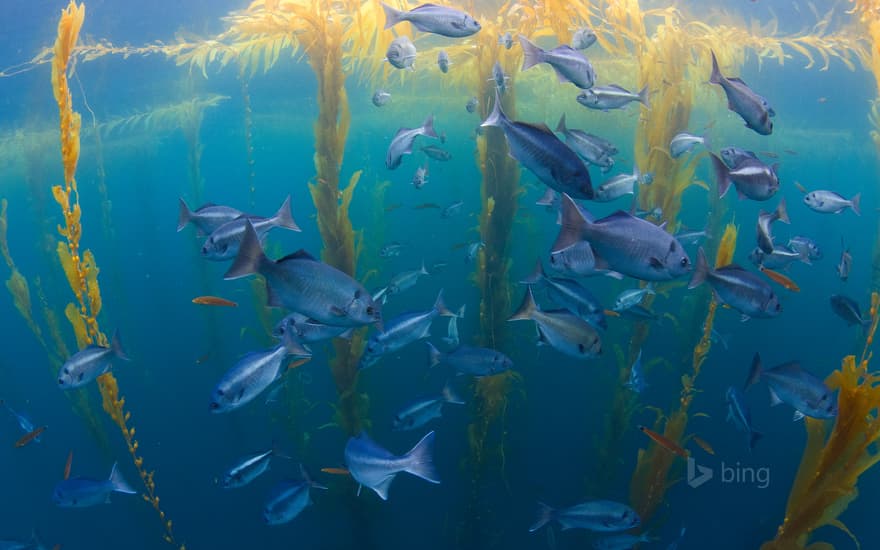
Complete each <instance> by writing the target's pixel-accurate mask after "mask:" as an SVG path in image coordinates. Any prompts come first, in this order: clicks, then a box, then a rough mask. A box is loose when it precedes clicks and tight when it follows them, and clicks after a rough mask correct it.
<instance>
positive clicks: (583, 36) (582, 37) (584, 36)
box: [571, 27, 596, 50]
mask: <svg viewBox="0 0 880 550" xmlns="http://www.w3.org/2000/svg"><path fill="white" fill-rule="evenodd" d="M595 43H596V33H595V32H593V29H591V28H588V27H584V28H582V29H578V30H576V31H575V32H574V35H572V37H571V47H572V48H574V49H576V50H586V49H587V48H589V47H590V46H592V45H593V44H595Z"/></svg>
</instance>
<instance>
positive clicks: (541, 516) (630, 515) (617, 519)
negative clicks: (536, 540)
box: [529, 500, 642, 533]
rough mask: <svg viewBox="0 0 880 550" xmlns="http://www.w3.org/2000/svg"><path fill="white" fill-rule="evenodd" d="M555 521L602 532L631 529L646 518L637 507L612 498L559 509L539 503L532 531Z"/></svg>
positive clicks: (565, 526)
mask: <svg viewBox="0 0 880 550" xmlns="http://www.w3.org/2000/svg"><path fill="white" fill-rule="evenodd" d="M553 520H556V521H558V522H559V524H560V525H562V528H563V529H589V530H590V531H598V532H602V533H616V532H619V531H628V530H630V529H632V528H634V527H638V526H639V524H640V523H641V521H642V520H641V518H640V517H639V515H638V514H637V513H636V511H635V510H633V509H632V508H630V507H629V506H627V505H626V504H623V503H621V502H614V501H611V500H591V501H587V502H583V503H581V504H576V505H574V506H570V507H568V508H562V509H559V510H555V509H553V508H551V507H550V506H547V505H546V504H544V503H543V502H539V503H538V519H537V520H536V521H535V523H534V524H532V526H531V527H529V532H530V533H534V532H535V531H537V530H538V529H540V528H541V527H543V526H545V525H547V524H548V523H550V522H551V521H553Z"/></svg>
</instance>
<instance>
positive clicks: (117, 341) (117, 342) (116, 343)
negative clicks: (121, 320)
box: [110, 329, 131, 361]
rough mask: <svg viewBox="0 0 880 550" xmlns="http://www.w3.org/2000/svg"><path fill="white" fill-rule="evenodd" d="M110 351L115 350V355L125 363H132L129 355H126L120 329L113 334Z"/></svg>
mask: <svg viewBox="0 0 880 550" xmlns="http://www.w3.org/2000/svg"><path fill="white" fill-rule="evenodd" d="M110 349H111V350H113V354H114V355H116V357H119V358H120V359H122V360H123V361H131V359H129V358H128V354H126V353H125V350H124V349H123V348H122V339H121V338H120V337H119V329H116V330H115V331H114V332H113V339H112V340H110Z"/></svg>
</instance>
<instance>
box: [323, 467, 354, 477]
mask: <svg viewBox="0 0 880 550" xmlns="http://www.w3.org/2000/svg"><path fill="white" fill-rule="evenodd" d="M321 471H322V472H324V473H325V474H330V475H334V476H350V475H351V472H349V471H348V470H347V469H345V468H321Z"/></svg>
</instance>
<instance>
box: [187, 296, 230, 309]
mask: <svg viewBox="0 0 880 550" xmlns="http://www.w3.org/2000/svg"><path fill="white" fill-rule="evenodd" d="M192 303H194V304H200V305H203V306H224V307H238V304H237V303H235V302H233V301H232V300H227V299H226V298H219V297H217V296H197V297H195V298H193V300H192Z"/></svg>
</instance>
